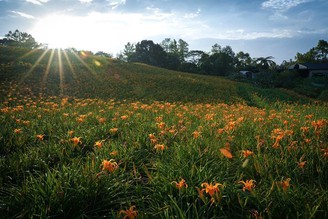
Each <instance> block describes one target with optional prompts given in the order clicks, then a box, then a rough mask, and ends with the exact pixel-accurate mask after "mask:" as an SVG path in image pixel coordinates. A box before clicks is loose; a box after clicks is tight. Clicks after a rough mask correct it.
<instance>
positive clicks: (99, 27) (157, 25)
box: [0, 0, 328, 64]
mask: <svg viewBox="0 0 328 219" xmlns="http://www.w3.org/2000/svg"><path fill="white" fill-rule="evenodd" d="M327 11H328V1H327V0H184V1H182V0H0V23H1V25H0V36H4V35H5V34H6V33H8V31H9V30H12V31H14V30H15V29H19V30H20V31H23V32H28V33H30V34H32V36H33V37H34V38H35V39H36V40H37V41H38V42H40V43H48V44H49V46H51V47H75V48H77V49H86V50H92V51H94V52H96V51H104V52H108V53H111V54H113V55H116V54H117V53H119V52H120V51H121V50H123V48H124V45H125V44H126V43H127V42H131V43H136V42H139V41H141V40H143V39H149V40H153V41H154V42H155V43H160V42H161V41H162V40H163V39H164V38H174V39H179V38H181V39H183V40H185V41H186V42H188V43H189V49H190V50H191V49H197V50H203V51H205V52H208V51H210V50H211V46H212V45H214V44H215V43H218V44H220V45H221V46H226V45H229V46H231V47H232V49H233V50H234V52H236V53H237V52H239V51H244V52H248V53H250V55H251V57H266V56H273V57H274V58H275V61H276V62H277V63H278V64H279V63H281V62H282V61H283V60H289V59H294V57H295V55H296V53H297V52H301V53H304V52H307V51H308V50H309V49H311V48H312V47H314V46H316V44H317V42H318V41H319V40H320V39H323V40H326V41H327V40H328V16H327Z"/></svg>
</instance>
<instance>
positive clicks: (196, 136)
mask: <svg viewBox="0 0 328 219" xmlns="http://www.w3.org/2000/svg"><path fill="white" fill-rule="evenodd" d="M200 133H201V132H199V131H194V132H193V133H192V136H193V137H194V138H196V139H197V138H198V137H199V136H200Z"/></svg>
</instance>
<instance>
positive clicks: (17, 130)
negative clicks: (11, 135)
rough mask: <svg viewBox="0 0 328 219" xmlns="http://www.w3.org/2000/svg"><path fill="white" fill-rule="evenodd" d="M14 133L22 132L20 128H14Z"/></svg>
mask: <svg viewBox="0 0 328 219" xmlns="http://www.w3.org/2000/svg"><path fill="white" fill-rule="evenodd" d="M14 132H15V134H20V133H22V129H14Z"/></svg>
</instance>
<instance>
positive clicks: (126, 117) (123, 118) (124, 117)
mask: <svg viewBox="0 0 328 219" xmlns="http://www.w3.org/2000/svg"><path fill="white" fill-rule="evenodd" d="M128 118H129V116H127V115H123V116H121V119H122V120H127V119H128Z"/></svg>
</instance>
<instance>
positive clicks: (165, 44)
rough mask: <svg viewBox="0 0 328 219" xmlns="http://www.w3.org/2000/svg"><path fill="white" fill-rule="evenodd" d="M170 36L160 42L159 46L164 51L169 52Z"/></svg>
mask: <svg viewBox="0 0 328 219" xmlns="http://www.w3.org/2000/svg"><path fill="white" fill-rule="evenodd" d="M171 42H172V41H171V38H165V39H164V40H163V41H162V42H161V44H160V45H161V47H163V49H164V51H165V52H167V53H169V52H170V45H171Z"/></svg>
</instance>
